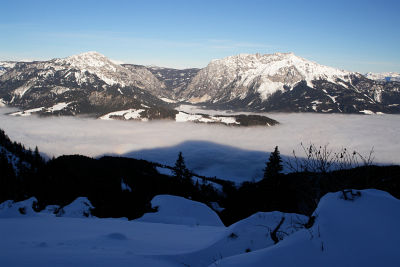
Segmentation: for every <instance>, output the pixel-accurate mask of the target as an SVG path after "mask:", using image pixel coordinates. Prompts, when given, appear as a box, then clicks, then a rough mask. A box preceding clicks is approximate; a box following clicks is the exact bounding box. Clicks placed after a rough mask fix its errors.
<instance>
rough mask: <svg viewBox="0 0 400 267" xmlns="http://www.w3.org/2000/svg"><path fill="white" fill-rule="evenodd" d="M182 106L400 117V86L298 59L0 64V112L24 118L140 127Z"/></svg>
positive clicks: (99, 58)
mask: <svg viewBox="0 0 400 267" xmlns="http://www.w3.org/2000/svg"><path fill="white" fill-rule="evenodd" d="M392 76H393V75H392ZM371 77H375V76H371ZM177 102H189V103H193V104H202V105H203V106H207V107H212V108H217V109H233V110H239V111H240V110H246V111H257V112H259V111H288V112H329V113H332V112H337V113H367V114H371V113H380V112H381V113H400V83H399V82H396V81H385V82H383V81H381V80H380V79H378V80H374V79H370V78H369V76H367V77H366V76H364V75H362V74H360V73H355V72H349V71H344V70H339V69H335V68H332V67H327V66H323V65H320V64H318V63H315V62H312V61H309V60H306V59H304V58H301V57H299V56H296V55H294V54H293V53H275V54H266V55H261V54H240V55H236V56H230V57H227V58H223V59H218V60H213V61H212V62H210V63H209V64H208V66H207V67H205V68H203V69H201V70H199V69H186V70H176V69H169V68H161V67H154V66H153V67H151V66H150V67H146V66H140V65H133V64H122V65H119V64H116V63H114V62H113V61H111V60H109V59H108V58H106V57H105V56H103V55H101V54H99V53H97V52H87V53H83V54H79V55H74V56H70V57H67V58H62V59H53V60H49V61H34V62H1V63H0V105H4V104H6V105H10V106H16V107H19V108H21V109H23V110H25V111H27V112H25V113H23V114H28V113H29V114H31V113H41V114H53V115H54V114H55V115H60V114H62V115H76V114H94V115H95V116H98V117H100V116H103V115H106V114H110V113H113V112H122V111H126V110H133V111H134V112H136V111H137V110H142V109H144V110H145V112H144V113H143V114H142V115H143V116H141V119H149V118H150V119H152V118H171V119H174V118H175V115H176V114H177V112H176V111H175V110H173V103H177Z"/></svg>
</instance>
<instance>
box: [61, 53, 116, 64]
mask: <svg viewBox="0 0 400 267" xmlns="http://www.w3.org/2000/svg"><path fill="white" fill-rule="evenodd" d="M62 61H63V62H65V63H68V64H70V65H72V66H74V67H79V68H88V67H95V68H96V67H102V66H105V65H114V63H112V61H111V60H109V59H108V58H107V57H106V56H104V55H102V54H100V53H98V52H95V51H90V52H85V53H81V54H77V55H73V56H70V57H67V58H64V59H62Z"/></svg>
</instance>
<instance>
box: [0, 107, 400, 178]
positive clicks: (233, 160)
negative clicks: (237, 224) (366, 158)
mask: <svg viewBox="0 0 400 267" xmlns="http://www.w3.org/2000/svg"><path fill="white" fill-rule="evenodd" d="M184 108H185V109H186V110H190V109H192V110H193V108H191V107H184ZM10 111H11V110H10V109H8V108H1V109H0V128H1V129H3V130H5V132H6V133H7V134H8V135H9V137H10V138H11V139H12V140H15V141H17V142H21V143H23V144H25V145H26V146H27V147H32V148H34V147H35V146H38V147H39V150H40V151H41V152H43V153H45V154H46V155H47V156H48V157H52V156H59V155H62V154H82V155H87V156H92V157H97V156H101V155H104V154H109V155H121V156H129V157H134V158H141V159H146V160H151V161H155V162H160V163H164V164H169V165H173V164H174V162H175V160H176V158H177V154H178V152H179V151H182V152H183V156H184V158H185V161H186V164H187V166H188V167H189V168H190V169H192V170H193V171H195V172H196V173H198V174H202V175H206V176H217V177H219V178H223V179H229V180H232V181H236V182H242V181H246V180H258V179H260V178H261V177H262V172H263V168H264V166H265V161H266V160H267V159H268V155H269V154H268V153H269V152H270V151H272V150H273V149H274V147H275V146H279V150H280V151H281V154H282V156H283V157H290V156H291V155H292V151H293V150H295V151H297V154H298V155H300V156H301V155H302V148H301V146H300V143H301V142H302V143H304V144H310V143H313V144H316V145H326V144H328V145H329V148H331V149H332V150H340V149H341V148H343V147H346V148H348V149H350V150H356V151H357V152H359V153H361V154H363V155H368V154H369V152H370V151H371V149H372V148H373V149H374V156H375V160H374V162H375V163H379V164H400V135H399V133H400V115H342V114H308V113H307V114H295V113H291V114H283V113H277V114H272V113H269V114H265V115H267V116H269V117H271V118H273V119H275V120H277V121H279V122H280V123H281V124H280V125H278V126H274V127H249V128H246V127H228V126H223V125H205V124H195V123H176V122H169V121H156V122H133V121H103V120H96V119H90V118H84V117H47V118H39V117H36V116H29V117H14V116H8V115H5V114H6V113H7V112H10ZM214 113H215V112H214Z"/></svg>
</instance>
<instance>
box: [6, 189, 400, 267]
mask: <svg viewBox="0 0 400 267" xmlns="http://www.w3.org/2000/svg"><path fill="white" fill-rule="evenodd" d="M352 192H353V193H354V195H353V196H351V193H348V194H347V196H348V197H349V198H351V200H345V199H344V198H343V194H342V193H341V192H338V193H331V194H328V195H326V196H325V197H323V198H322V199H321V201H320V203H319V205H318V208H317V209H316V211H315V212H314V216H316V219H315V223H314V225H313V226H312V227H311V228H309V229H305V228H304V224H305V223H306V222H307V220H308V218H307V217H305V216H303V215H296V214H285V213H281V212H268V213H264V212H259V213H256V214H254V215H253V216H250V217H249V218H247V219H244V220H242V221H239V222H237V223H235V224H233V225H231V226H230V227H224V226H223V225H222V224H220V221H219V219H218V218H215V217H214V215H215V214H214V212H213V211H212V210H210V209H208V208H207V207H206V206H205V205H202V204H201V203H198V202H194V201H190V200H187V199H183V198H180V197H175V196H168V195H162V196H157V197H155V198H154V199H153V201H152V204H153V206H154V205H158V206H159V207H160V210H159V212H157V213H155V214H146V215H145V216H143V218H142V219H140V220H134V221H127V220H125V219H99V218H93V217H89V218H85V215H84V214H83V212H84V211H85V210H86V211H87V207H88V206H90V205H91V204H90V202H88V200H87V199H86V198H78V199H77V200H75V201H74V202H73V203H71V204H70V205H68V206H66V207H63V209H64V211H66V212H64V213H59V212H58V213H57V216H56V215H55V214H54V213H53V212H52V211H55V209H54V208H55V207H54V206H51V207H48V208H47V209H46V210H44V211H42V212H40V213H37V212H35V211H34V209H32V206H34V205H35V203H36V199H35V198H30V199H28V200H25V201H22V202H18V203H14V202H12V201H6V202H4V203H2V204H0V236H1V239H0V251H1V254H0V266H90V265H93V266H327V267H329V266H400V255H399V253H398V244H399V243H400V231H399V230H398V226H399V223H400V201H399V200H397V199H395V198H393V197H392V196H391V195H389V194H388V193H385V192H382V191H377V190H364V191H360V192H359V193H358V192H357V191H352ZM190 209H192V210H190ZM21 210H23V212H21ZM58 210H59V209H58ZM213 214H214V215H213ZM172 215H173V216H172ZM59 216H64V217H59ZM70 216H73V217H70ZM174 216H175V219H178V218H179V216H181V220H178V221H177V224H172V221H171V218H172V217H174ZM77 217H80V218H77ZM193 217H196V219H197V220H200V221H201V222H200V221H199V223H197V224H193V223H192V221H190V220H187V218H193ZM146 218H147V219H149V218H150V219H151V220H153V221H157V223H154V222H148V221H147V222H146V220H145V219H146ZM282 218H285V219H284V221H283V224H282V225H281V226H280V228H279V232H278V233H280V238H284V239H283V240H281V241H279V243H278V244H276V245H275V244H274V242H273V240H272V239H271V232H272V231H273V230H274V229H275V228H276V227H277V225H278V224H279V223H280V221H281V220H282ZM207 224H209V225H207ZM210 224H214V225H218V226H210Z"/></svg>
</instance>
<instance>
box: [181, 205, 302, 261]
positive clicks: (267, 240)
mask: <svg viewBox="0 0 400 267" xmlns="http://www.w3.org/2000/svg"><path fill="white" fill-rule="evenodd" d="M283 217H284V218H285V219H284V221H283V223H282V225H281V226H280V227H279V231H278V234H277V235H278V237H279V238H280V239H281V238H282V239H283V238H286V237H287V236H289V235H291V234H293V233H294V232H296V231H297V230H298V229H300V228H301V227H302V226H301V225H303V224H304V223H305V222H307V220H308V218H307V217H306V216H304V215H298V214H290V213H282V212H278V211H274V212H258V213H256V214H253V215H252V216H250V217H248V218H246V219H244V220H241V221H239V222H237V223H235V224H233V225H231V226H230V227H228V228H227V229H226V231H225V233H224V234H223V235H221V236H220V237H219V239H218V240H216V242H215V243H214V244H212V245H210V246H208V247H205V248H204V249H201V250H198V251H195V252H192V253H188V254H184V255H178V256H176V258H175V260H176V261H178V262H184V263H185V264H187V265H189V266H193V267H196V266H198V267H200V266H207V265H209V264H211V263H213V262H215V261H216V260H220V259H222V258H226V257H229V256H233V255H238V254H243V253H246V252H250V251H254V250H258V249H262V248H266V247H269V246H273V245H274V241H273V240H272V239H271V235H270V233H271V232H272V231H273V230H274V229H275V228H276V227H277V226H278V225H279V223H280V221H281V220H282V218H283ZM249 266H251V265H249Z"/></svg>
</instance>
